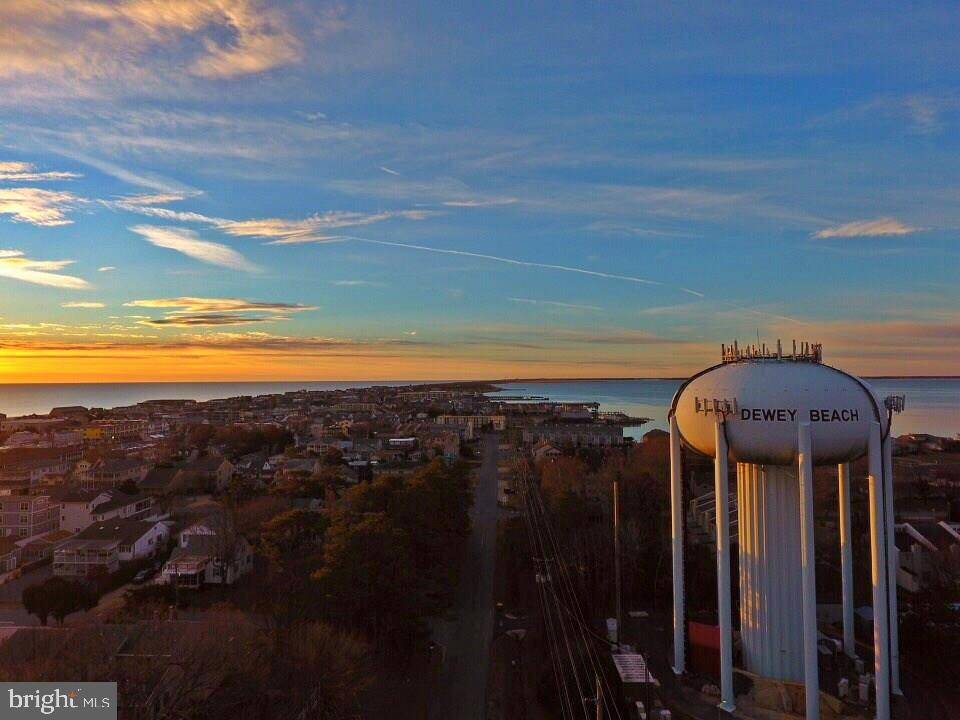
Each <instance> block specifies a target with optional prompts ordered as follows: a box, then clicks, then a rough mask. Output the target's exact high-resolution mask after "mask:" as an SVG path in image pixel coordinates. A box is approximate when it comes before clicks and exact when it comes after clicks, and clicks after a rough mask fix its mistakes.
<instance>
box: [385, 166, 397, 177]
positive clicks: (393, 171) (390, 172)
mask: <svg viewBox="0 0 960 720" xmlns="http://www.w3.org/2000/svg"><path fill="white" fill-rule="evenodd" d="M380 169H381V170H383V172H385V173H387V175H398V176H399V175H400V173H398V172H397V171H396V170H392V169H391V168H388V167H387V166H386V165H381V166H380Z"/></svg>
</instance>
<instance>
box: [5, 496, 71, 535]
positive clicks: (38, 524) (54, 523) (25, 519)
mask: <svg viewBox="0 0 960 720" xmlns="http://www.w3.org/2000/svg"><path fill="white" fill-rule="evenodd" d="M59 527H60V507H59V505H57V504H56V503H52V502H50V496H49V495H0V537H17V538H26V537H33V536H34V535H41V534H43V533H46V532H50V531H51V530H57V529H58V528H59Z"/></svg>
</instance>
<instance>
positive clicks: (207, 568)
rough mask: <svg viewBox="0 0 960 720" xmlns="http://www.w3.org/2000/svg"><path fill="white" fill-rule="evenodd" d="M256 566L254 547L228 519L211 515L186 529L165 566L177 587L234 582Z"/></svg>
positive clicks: (168, 578)
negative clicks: (254, 564) (254, 563)
mask: <svg viewBox="0 0 960 720" xmlns="http://www.w3.org/2000/svg"><path fill="white" fill-rule="evenodd" d="M252 569H253V548H252V547H251V546H250V543H249V542H247V539H246V538H244V537H243V536H242V535H239V534H237V533H236V532H235V531H234V529H233V527H232V525H231V524H230V522H229V520H228V519H227V518H226V517H224V516H222V515H218V514H213V515H210V516H208V517H206V518H204V519H202V520H199V521H197V522H195V523H193V524H192V525H189V526H188V527H186V528H184V529H183V530H182V531H181V532H180V535H179V541H178V544H177V547H176V548H175V549H174V551H173V554H171V555H170V559H169V560H168V561H167V563H166V564H165V565H164V566H163V574H162V577H163V580H164V581H165V582H168V583H171V582H172V583H176V584H177V586H178V587H182V588H194V589H198V588H201V587H203V586H204V585H232V584H233V583H235V582H236V581H237V580H238V579H239V578H240V577H242V576H243V575H245V574H247V573H248V572H250V570H252Z"/></svg>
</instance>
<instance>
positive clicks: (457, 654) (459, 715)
mask: <svg viewBox="0 0 960 720" xmlns="http://www.w3.org/2000/svg"><path fill="white" fill-rule="evenodd" d="M497 442H498V438H497V436H496V435H486V436H484V438H483V441H482V443H481V448H482V451H481V452H482V454H483V455H482V460H483V462H482V465H481V466H480V471H479V475H478V479H477V484H476V488H475V490H474V504H473V512H472V519H473V527H472V529H471V531H470V539H469V541H468V547H467V557H466V560H465V561H464V566H463V571H462V573H463V574H462V576H461V578H460V587H459V588H458V590H457V601H456V603H455V605H454V608H453V611H452V612H451V613H450V614H449V616H448V617H446V618H444V619H442V620H440V621H439V622H438V623H437V624H436V626H435V628H434V638H435V640H436V641H437V642H438V643H439V644H440V646H441V648H442V650H441V651H440V652H441V653H442V655H443V661H442V664H441V665H440V668H439V670H438V673H437V678H436V682H435V683H433V688H434V689H433V692H432V695H431V698H432V701H431V703H430V718H431V719H432V720H461V719H462V720H483V718H484V717H485V716H486V702H487V672H488V670H489V665H490V642H491V639H492V637H493V603H494V601H493V564H494V559H495V558H496V545H497Z"/></svg>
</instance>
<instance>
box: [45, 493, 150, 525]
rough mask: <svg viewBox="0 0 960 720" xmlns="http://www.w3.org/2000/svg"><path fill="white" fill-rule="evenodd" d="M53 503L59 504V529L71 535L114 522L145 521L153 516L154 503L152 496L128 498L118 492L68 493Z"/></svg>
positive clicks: (132, 496) (140, 495)
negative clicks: (98, 523) (121, 520)
mask: <svg viewBox="0 0 960 720" xmlns="http://www.w3.org/2000/svg"><path fill="white" fill-rule="evenodd" d="M54 500H55V501H56V502H58V503H59V504H60V527H61V528H62V529H64V530H69V531H70V532H71V533H78V532H80V531H82V530H85V529H86V528H88V527H90V525H92V524H93V523H95V522H103V521H105V520H112V519H114V518H122V519H142V518H144V517H146V516H147V515H148V514H149V513H150V510H151V508H152V507H153V503H154V500H153V498H152V497H151V496H149V495H146V494H144V493H135V494H133V495H128V494H127V493H125V492H123V491H121V490H119V489H117V488H110V489H109V490H69V491H65V492H61V493H59V494H55V495H54Z"/></svg>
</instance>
